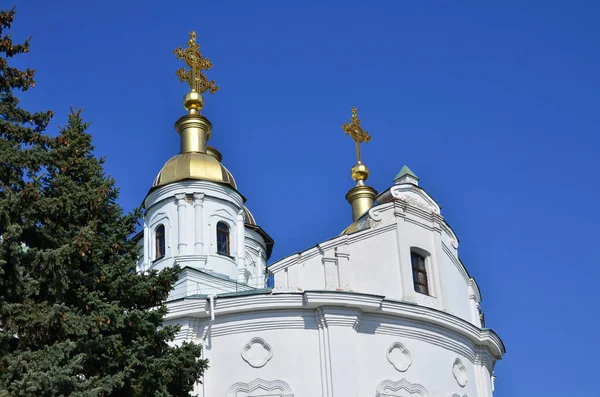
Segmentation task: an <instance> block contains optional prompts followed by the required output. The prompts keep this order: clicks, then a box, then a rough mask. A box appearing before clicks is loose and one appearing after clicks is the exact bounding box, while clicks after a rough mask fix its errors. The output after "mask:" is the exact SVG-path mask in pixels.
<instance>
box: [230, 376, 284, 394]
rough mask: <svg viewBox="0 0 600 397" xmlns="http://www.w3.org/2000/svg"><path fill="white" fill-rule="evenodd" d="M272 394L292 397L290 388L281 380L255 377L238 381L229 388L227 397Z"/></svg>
mask: <svg viewBox="0 0 600 397" xmlns="http://www.w3.org/2000/svg"><path fill="white" fill-rule="evenodd" d="M248 396H273V397H275V396H276V397H293V396H294V393H292V389H291V388H290V386H289V385H288V384H287V383H285V382H284V381H282V380H273V381H270V382H269V381H266V380H264V379H260V378H258V379H255V380H253V381H252V382H250V383H243V382H238V383H235V384H234V385H233V386H231V387H230V388H229V391H228V392H227V397H248Z"/></svg>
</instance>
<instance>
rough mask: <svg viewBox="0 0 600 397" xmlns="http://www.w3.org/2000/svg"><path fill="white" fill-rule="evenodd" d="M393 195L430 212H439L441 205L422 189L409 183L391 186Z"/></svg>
mask: <svg viewBox="0 0 600 397" xmlns="http://www.w3.org/2000/svg"><path fill="white" fill-rule="evenodd" d="M390 193H391V194H392V197H393V198H394V199H397V200H402V201H404V202H406V203H407V204H409V205H412V206H414V207H417V208H420V209H422V210H424V211H426V212H428V213H433V214H439V213H440V207H439V206H438V205H437V203H436V202H435V201H434V200H433V199H432V198H431V197H430V196H429V195H428V194H427V193H425V192H424V191H423V190H422V189H419V188H417V187H415V186H412V185H409V184H403V185H396V186H392V187H391V188H390Z"/></svg>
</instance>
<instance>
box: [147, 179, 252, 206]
mask: <svg viewBox="0 0 600 397" xmlns="http://www.w3.org/2000/svg"><path fill="white" fill-rule="evenodd" d="M178 192H181V193H185V192H203V193H204V194H205V199H206V198H209V197H210V198H214V199H217V200H223V201H227V202H229V203H232V204H234V205H235V206H236V207H238V208H239V207H241V206H242V205H244V199H243V197H242V196H241V194H240V193H239V192H238V191H236V190H233V189H232V188H231V187H226V186H223V185H220V184H218V183H216V182H210V181H200V180H188V181H179V182H177V183H169V184H168V185H163V186H159V187H156V188H154V189H153V190H151V191H150V192H148V195H147V196H146V198H145V199H144V206H145V207H146V208H147V209H150V207H153V206H154V205H156V204H158V203H159V202H161V201H163V200H165V199H169V198H170V197H172V196H174V195H175V194H176V193H178Z"/></svg>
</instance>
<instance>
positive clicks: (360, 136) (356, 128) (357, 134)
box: [342, 108, 371, 163]
mask: <svg viewBox="0 0 600 397" xmlns="http://www.w3.org/2000/svg"><path fill="white" fill-rule="evenodd" d="M342 130H344V132H345V133H346V134H350V137H352V139H353V140H354V142H356V161H358V162H359V163H360V144H361V143H363V142H364V143H367V142H369V141H370V140H371V135H369V133H368V132H367V131H364V130H363V129H362V127H361V126H360V119H359V118H358V110H357V109H356V108H352V117H351V118H350V123H344V125H343V126H342Z"/></svg>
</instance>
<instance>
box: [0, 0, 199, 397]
mask: <svg viewBox="0 0 600 397" xmlns="http://www.w3.org/2000/svg"><path fill="white" fill-rule="evenodd" d="M14 16H15V12H14V9H13V10H4V11H0V396H2V397H6V396H36V397H46V396H47V397H51V396H89V397H95V396H98V397H99V396H140V397H142V396H143V397H147V396H188V395H189V393H190V392H191V391H192V390H193V385H194V384H195V383H196V382H197V381H198V380H199V379H200V377H201V376H202V374H203V372H204V370H205V369H206V367H207V362H206V361H205V360H200V357H201V347H200V346H199V345H196V344H192V343H184V344H182V345H181V346H179V347H174V346H173V345H172V344H170V343H169V342H171V341H172V340H173V339H174V337H175V334H176V333H177V331H178V329H177V328H176V327H171V326H163V317H164V315H165V313H166V308H165V307H164V306H163V304H162V303H163V302H164V301H165V300H166V299H167V296H168V294H169V292H170V290H171V289H172V286H173V283H174V282H175V281H176V279H177V275H178V271H179V270H178V269H177V268H173V269H167V270H163V271H161V272H159V273H157V272H151V273H147V274H140V273H137V272H136V271H135V262H136V259H137V258H136V249H135V243H134V242H133V241H132V240H131V239H130V236H132V234H133V232H134V231H135V228H136V226H137V221H138V219H139V210H137V211H135V212H134V213H132V214H127V215H124V214H123V211H122V208H121V207H120V206H119V205H118V204H117V201H116V200H117V196H118V190H117V188H116V187H115V183H114V180H113V179H111V178H110V177H107V176H106V175H105V174H104V169H103V160H101V159H97V158H96V157H95V156H94V155H93V149H94V148H93V146H92V137H91V135H90V134H89V133H88V132H87V128H88V124H87V123H85V122H84V121H83V120H82V118H81V110H77V109H72V110H71V113H70V115H69V120H68V123H67V125H66V126H65V127H63V128H61V129H60V131H59V134H58V135H57V136H51V135H48V134H46V133H45V129H46V127H47V126H48V123H49V121H50V119H51V118H52V112H50V111H47V112H37V113H29V112H27V111H25V110H24V109H22V108H20V107H19V101H18V99H17V98H16V96H15V94H16V93H18V92H19V91H21V92H24V91H27V90H28V89H29V88H32V87H33V86H34V83H35V81H34V79H33V77H34V71H32V70H29V69H28V70H25V71H21V70H18V69H16V68H12V67H10V66H9V61H10V59H11V58H12V57H14V56H16V55H20V54H23V53H26V52H28V51H29V41H28V40H27V41H25V42H24V43H23V44H14V43H13V42H12V39H11V35H9V34H7V31H8V29H9V28H10V27H11V24H12V22H13V19H14Z"/></svg>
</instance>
